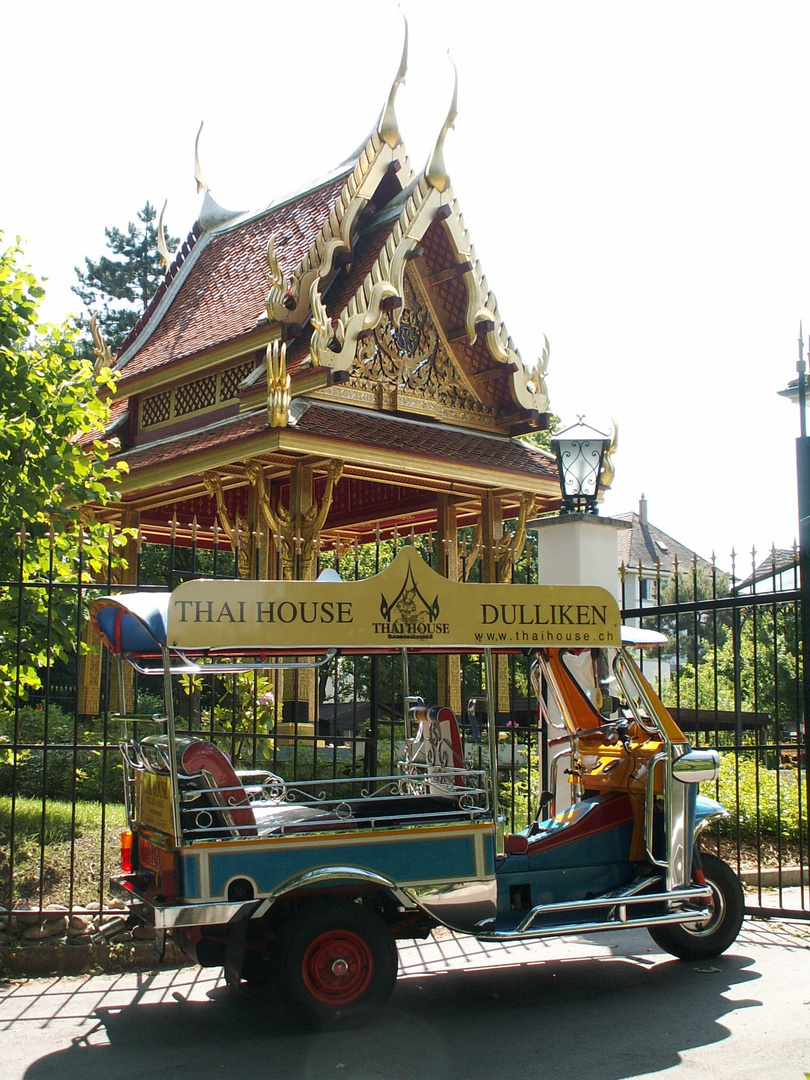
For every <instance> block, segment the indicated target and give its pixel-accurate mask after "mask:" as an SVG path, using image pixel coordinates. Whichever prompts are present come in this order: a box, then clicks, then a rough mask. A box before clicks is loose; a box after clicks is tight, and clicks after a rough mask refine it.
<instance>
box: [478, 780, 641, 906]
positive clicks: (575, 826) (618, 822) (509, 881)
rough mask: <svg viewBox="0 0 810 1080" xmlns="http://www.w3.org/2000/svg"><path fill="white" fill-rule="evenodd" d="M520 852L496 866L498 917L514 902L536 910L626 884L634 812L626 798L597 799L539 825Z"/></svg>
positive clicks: (633, 868) (632, 868) (629, 875)
mask: <svg viewBox="0 0 810 1080" xmlns="http://www.w3.org/2000/svg"><path fill="white" fill-rule="evenodd" d="M521 835H524V836H526V838H527V841H528V850H527V851H526V853H525V854H517V855H506V856H505V857H504V859H503V860H502V861H501V862H500V863H499V866H498V870H497V878H498V915H499V917H501V916H508V915H509V913H510V912H512V911H514V910H515V909H516V904H517V903H520V904H522V905H524V906H529V905H530V906H532V907H536V906H538V905H540V904H555V903H562V902H566V901H572V900H581V899H585V898H587V897H588V896H597V895H599V894H600V893H604V892H609V891H610V890H612V889H616V888H619V886H621V885H623V884H625V883H626V882H628V881H630V880H631V879H632V878H633V877H634V876H635V873H636V866H635V864H634V863H632V862H630V845H631V841H632V838H633V810H632V806H631V803H630V800H629V798H628V797H626V796H619V797H618V798H612V797H608V798H596V799H588V800H585V801H584V802H581V803H577V804H576V805H575V806H572V807H571V808H570V810H566V811H564V812H563V813H561V814H558V815H557V816H556V817H554V818H550V819H549V820H547V821H541V822H539V824H538V826H537V831H536V832H533V833H532V834H531V835H529V832H528V831H527V832H526V833H523V834H521Z"/></svg>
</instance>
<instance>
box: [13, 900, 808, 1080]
mask: <svg viewBox="0 0 810 1080" xmlns="http://www.w3.org/2000/svg"><path fill="white" fill-rule="evenodd" d="M400 957H401V961H400V978H399V980H398V982H397V987H396V990H395V992H394V995H393V997H392V999H391V1002H390V1004H389V1005H388V1006H387V1007H386V1009H384V1010H383V1011H382V1012H381V1013H380V1014H379V1015H378V1016H377V1017H375V1018H374V1019H373V1020H372V1021H371V1022H370V1023H368V1024H366V1025H365V1026H362V1027H360V1026H358V1027H356V1028H351V1029H348V1030H346V1029H342V1030H326V1031H321V1032H317V1033H315V1034H312V1033H302V1032H300V1031H296V1030H295V1029H294V1028H292V1027H291V1026H290V1024H289V1022H288V1021H286V1020H284V1019H283V1017H282V1015H281V1014H280V1012H279V1010H278V1009H277V1008H276V1007H274V1006H273V1004H272V1003H271V1002H269V1001H268V1000H267V999H263V998H261V997H260V996H257V995H254V996H251V995H249V994H247V995H234V994H232V993H230V992H229V991H228V990H227V988H226V987H225V986H224V985H223V984H222V982H221V980H219V979H217V978H212V977H211V975H210V973H207V972H201V971H200V970H199V969H196V968H188V969H185V970H182V971H176V972H160V973H157V974H126V975H120V976H96V977H87V978H79V979H41V980H31V981H28V982H22V983H13V984H10V985H6V986H5V987H3V988H2V989H0V1077H2V1080H102V1078H103V1080H119V1078H121V1080H124V1078H126V1080H141V1078H144V1080H147V1078H148V1080H158V1078H171V1080H185V1078H187V1077H188V1078H193V1080H271V1078H272V1080H275V1078H279V1080H280V1078H284V1080H464V1078H467V1077H470V1078H473V1080H490V1078H492V1080H495V1078H497V1080H513V1078H514V1080H534V1078H537V1080H555V1078H557V1077H559V1078H564V1080H578V1078H580V1077H583V1078H587V1080H620V1078H624V1077H639V1078H643V1077H653V1076H655V1078H656V1080H669V1078H671V1077H674V1076H675V1075H676V1072H677V1078H678V1080H689V1078H690V1077H694V1078H695V1080H698V1078H699V1080H706V1077H711V1078H712V1080H771V1078H773V1080H777V1078H778V1080H805V1073H810V924H807V923H804V924H802V923H787V922H783V923H774V922H762V921H755V920H750V919H746V921H745V924H744V926H743V930H742V933H741V934H740V937H739V939H738V941H737V943H736V944H735V946H734V947H733V948H732V950H731V951H730V952H729V953H728V954H727V955H725V956H723V957H721V958H719V959H717V960H714V961H712V962H710V963H701V964H693V963H680V962H679V961H676V960H673V959H672V958H671V957H668V956H666V955H665V954H663V953H661V952H659V951H658V950H657V949H656V948H655V946H653V945H652V943H651V941H650V939H649V938H648V936H647V935H646V933H645V932H643V931H624V932H623V933H616V934H604V935H601V936H597V937H593V938H590V939H584V938H577V939H571V940H570V941H568V942H567V943H561V942H559V941H555V942H534V943H531V944H521V945H517V946H512V947H510V948H508V949H507V948H504V947H503V946H494V945H492V946H488V945H484V944H481V943H479V942H476V941H473V940H471V939H466V938H460V937H458V938H457V937H454V936H452V935H446V934H442V935H441V936H436V937H434V938H431V939H428V940H427V941H426V942H422V943H413V944H411V943H408V944H407V946H406V947H404V948H401V949H400Z"/></svg>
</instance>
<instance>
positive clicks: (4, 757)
mask: <svg viewBox="0 0 810 1080" xmlns="http://www.w3.org/2000/svg"><path fill="white" fill-rule="evenodd" d="M111 736H112V744H111V745H110V737H111ZM122 773H123V770H122V762H121V755H120V753H119V751H118V746H117V744H116V733H115V732H114V731H110V732H108V733H107V737H106V738H105V732H104V721H103V719H101V718H94V719H92V720H81V721H79V720H75V719H74V718H73V717H72V716H69V715H68V714H67V713H65V712H64V711H63V710H62V709H60V708H59V707H58V706H56V705H51V706H50V708H48V709H47V710H46V709H42V708H39V707H32V706H24V707H23V708H21V709H20V710H19V712H18V713H17V714H16V717H15V714H14V713H11V712H1V713H0V795H11V794H12V792H14V793H16V795H18V796H22V797H24V798H30V799H43V798H45V799H68V800H70V799H73V798H74V797H75V798H78V799H94V800H113V801H118V802H120V801H121V800H122V798H123V779H122Z"/></svg>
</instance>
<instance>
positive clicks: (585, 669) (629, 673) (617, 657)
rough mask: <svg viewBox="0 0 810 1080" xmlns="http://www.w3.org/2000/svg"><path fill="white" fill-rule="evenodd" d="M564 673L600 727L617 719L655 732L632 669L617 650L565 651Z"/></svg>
mask: <svg viewBox="0 0 810 1080" xmlns="http://www.w3.org/2000/svg"><path fill="white" fill-rule="evenodd" d="M560 658H561V660H562V663H563V666H564V668H565V670H566V672H567V673H568V674H569V675H570V676H571V678H572V679H573V681H574V683H575V684H576V687H577V689H578V690H579V692H580V693H581V694H582V696H583V698H584V699H585V700H586V701H587V703H588V705H589V706H590V708H591V710H592V711H593V712H594V713H596V714H597V715H598V717H599V720H600V722H601V723H604V722H606V721H612V720H617V719H628V720H636V721H638V722H639V723H640V724H641V726H642V727H644V728H646V729H647V730H648V731H650V730H656V724H655V722H654V719H653V717H654V713H653V714H652V715H651V710H650V706H649V703H648V701H647V698H646V695H645V693H644V690H643V688H642V686H641V683H640V682H639V680H638V679H636V677H635V671H636V669H635V665H634V664H633V661H632V660H631V658H630V657H629V656H628V655H627V654H626V653H625V652H624V651H623V650H621V649H617V648H602V649H566V650H563V651H562V653H561V657H560Z"/></svg>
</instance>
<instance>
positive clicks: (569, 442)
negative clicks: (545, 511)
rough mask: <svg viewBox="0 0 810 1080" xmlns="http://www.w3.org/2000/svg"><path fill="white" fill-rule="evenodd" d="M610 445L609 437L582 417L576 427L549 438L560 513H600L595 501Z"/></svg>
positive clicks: (573, 425) (572, 426)
mask: <svg viewBox="0 0 810 1080" xmlns="http://www.w3.org/2000/svg"><path fill="white" fill-rule="evenodd" d="M610 443H611V436H610V435H606V434H605V433H604V432H603V431H598V430H597V429H596V428H594V427H591V426H590V424H586V423H585V422H584V417H582V416H580V417H579V419H578V421H577V423H576V424H572V425H571V427H567V428H565V429H564V430H563V431H559V432H557V434H556V435H554V436H552V439H551V447H552V449H553V450H554V453H555V455H556V458H557V469H558V471H559V474H560V489H561V491H562V504H561V506H560V514H571V513H574V514H576V513H585V514H598V513H599V510H598V507H597V502H596V500H597V496H598V495H599V483H600V481H601V479H602V465H603V462H604V457H605V452H606V450H607V449H608V448H609V446H610Z"/></svg>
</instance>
